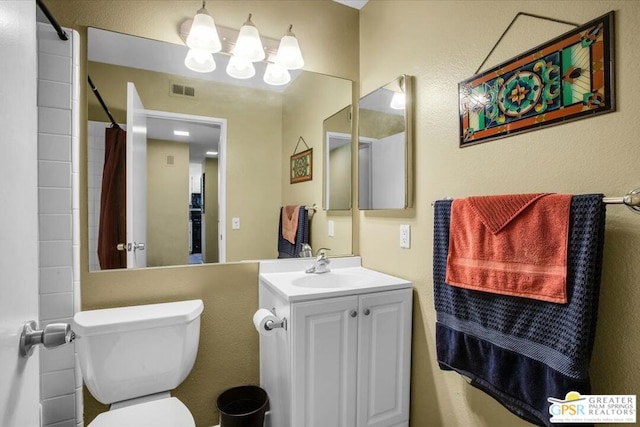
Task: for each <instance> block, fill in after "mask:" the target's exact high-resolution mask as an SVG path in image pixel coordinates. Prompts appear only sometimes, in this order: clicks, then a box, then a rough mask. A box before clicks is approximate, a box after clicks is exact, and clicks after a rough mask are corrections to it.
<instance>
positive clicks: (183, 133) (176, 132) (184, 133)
mask: <svg viewBox="0 0 640 427" xmlns="http://www.w3.org/2000/svg"><path fill="white" fill-rule="evenodd" d="M173 134H174V135H175V136H189V131H186V130H174V131H173Z"/></svg>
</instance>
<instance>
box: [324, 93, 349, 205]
mask: <svg viewBox="0 0 640 427" xmlns="http://www.w3.org/2000/svg"><path fill="white" fill-rule="evenodd" d="M351 123H352V120H351V105H348V106H346V107H345V108H343V109H342V110H340V111H338V112H337V113H335V114H334V115H332V116H331V117H328V118H327V119H325V121H324V124H323V133H324V198H323V200H324V209H325V210H328V211H329V210H349V209H351V126H352V125H351Z"/></svg>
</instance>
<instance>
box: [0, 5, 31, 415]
mask: <svg viewBox="0 0 640 427" xmlns="http://www.w3.org/2000/svg"><path fill="white" fill-rule="evenodd" d="M0 57H2V60H1V61H0V76H2V78H1V79H0V94H1V96H0V126H1V128H2V142H0V146H1V147H2V167H0V203H1V204H2V208H0V272H1V274H0V425H1V426H3V427H23V426H38V425H39V424H40V419H39V410H38V408H39V401H40V382H39V365H40V359H39V351H38V350H36V351H34V353H33V355H32V356H31V357H30V358H28V359H25V358H22V357H21V356H19V354H18V343H19V341H20V332H21V331H22V326H23V324H24V323H25V322H27V321H29V320H36V321H37V320H38V318H39V316H38V183H37V176H38V170H37V127H38V121H37V118H38V115H37V114H38V112H37V108H36V78H37V62H36V10H35V2H33V1H20V0H18V1H6V0H5V1H0Z"/></svg>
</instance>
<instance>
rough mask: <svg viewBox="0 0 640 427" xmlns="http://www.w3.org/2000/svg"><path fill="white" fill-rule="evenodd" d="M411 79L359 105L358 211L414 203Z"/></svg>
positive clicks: (397, 82)
mask: <svg viewBox="0 0 640 427" xmlns="http://www.w3.org/2000/svg"><path fill="white" fill-rule="evenodd" d="M412 92H413V91H412V78H411V76H406V75H403V76H400V77H398V78H397V79H395V80H394V81H392V82H390V83H389V84H386V85H384V86H382V87H380V88H378V89H376V90H375V91H373V92H371V93H370V94H368V95H366V96H364V97H362V98H360V101H359V102H358V138H359V139H358V207H359V208H360V209H362V210H370V209H406V208H408V207H411V206H412V203H413V200H412V199H413V197H412V195H413V186H412V181H413V178H412V175H413V170H412V162H413V161H412V154H413V153H412V146H413V135H412V127H413V118H412V115H413V109H412V104H413V98H412Z"/></svg>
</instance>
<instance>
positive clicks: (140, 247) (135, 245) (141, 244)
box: [133, 242, 144, 252]
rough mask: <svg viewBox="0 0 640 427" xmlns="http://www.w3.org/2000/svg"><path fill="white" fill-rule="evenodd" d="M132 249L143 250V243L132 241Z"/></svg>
mask: <svg viewBox="0 0 640 427" xmlns="http://www.w3.org/2000/svg"><path fill="white" fill-rule="evenodd" d="M133 251H134V252H135V251H144V243H136V242H133Z"/></svg>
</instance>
